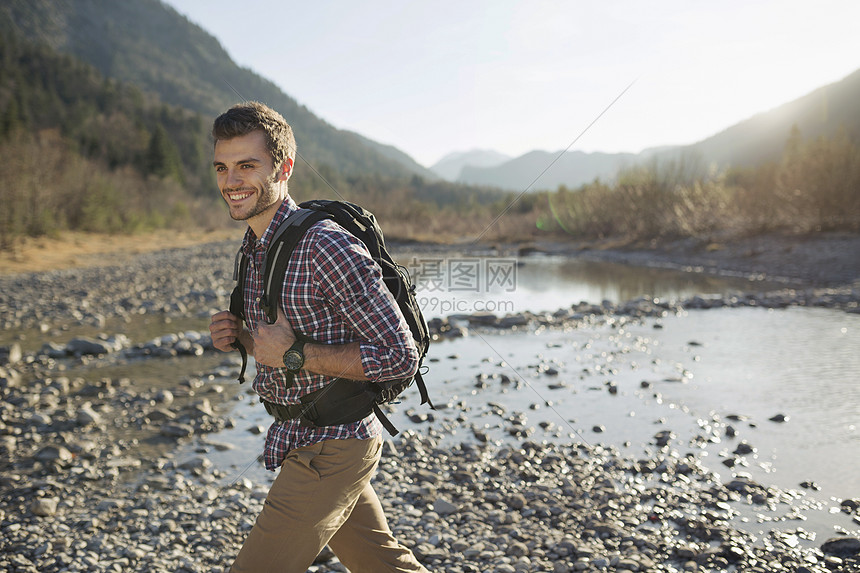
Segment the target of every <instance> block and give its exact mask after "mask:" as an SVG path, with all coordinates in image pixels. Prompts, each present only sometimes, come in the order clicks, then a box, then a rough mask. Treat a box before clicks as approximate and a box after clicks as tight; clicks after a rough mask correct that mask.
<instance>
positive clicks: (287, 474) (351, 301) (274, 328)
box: [209, 102, 427, 573]
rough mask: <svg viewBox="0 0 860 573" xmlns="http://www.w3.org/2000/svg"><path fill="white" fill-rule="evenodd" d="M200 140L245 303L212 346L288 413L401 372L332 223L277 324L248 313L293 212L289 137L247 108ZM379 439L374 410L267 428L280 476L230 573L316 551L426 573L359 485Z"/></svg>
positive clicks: (297, 270)
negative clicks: (239, 349)
mask: <svg viewBox="0 0 860 573" xmlns="http://www.w3.org/2000/svg"><path fill="white" fill-rule="evenodd" d="M212 135H213V138H214V140H215V157H214V162H213V165H214V166H215V172H216V175H217V181H218V187H219V188H220V190H221V196H222V197H223V199H224V201H226V203H227V205H228V207H229V209H230V216H231V217H232V218H233V219H236V220H242V221H247V222H248V229H247V231H246V234H245V239H244V241H243V244H242V249H243V250H244V253H245V254H246V255H247V256H248V258H249V264H248V269H247V273H246V276H245V291H244V295H245V296H244V301H243V302H244V312H245V315H246V322H247V325H248V328H247V329H246V328H245V327H244V325H243V324H242V322H241V320H240V319H239V318H238V317H237V316H235V315H233V314H231V313H230V312H229V311H223V312H219V313H217V314H215V315H214V316H213V317H212V321H211V324H210V326H209V331H210V332H211V334H212V342H213V344H214V346H215V347H216V348H218V349H219V350H221V351H224V352H229V351H230V350H232V347H231V345H232V344H233V343H234V342H235V341H237V340H238V341H239V342H241V343H242V344H243V345H244V346H245V348H246V349H247V350H248V352H249V353H250V354H253V356H254V360H255V361H256V363H257V373H256V376H255V378H254V383H253V387H254V390H255V391H256V392H257V393H258V394H259V395H260V397H261V398H263V399H265V400H266V401H268V402H270V403H273V404H279V405H286V406H288V405H293V404H299V403H300V402H299V398H300V397H301V396H305V395H306V394H308V393H310V392H313V391H317V390H320V389H323V388H325V387H326V386H327V385H328V384H331V383H332V382H333V381H334V380H335V379H336V378H346V379H350V380H370V381H382V380H389V379H398V378H405V377H408V376H411V375H413V374H414V373H415V370H416V368H417V364H418V353H417V350H416V348H415V343H414V341H413V339H412V335H411V333H410V330H409V327H408V326H407V324H406V322H405V320H404V319H403V316H402V315H401V313H400V311H399V309H398V308H397V304H396V302H395V301H394V299H393V297H392V296H391V294H390V293H389V291H388V289H387V288H386V287H385V285H384V283H383V282H382V274H381V270H380V268H379V265H378V264H376V262H375V261H373V259H372V258H371V257H370V255H369V253H368V252H367V249H366V248H365V247H364V245H363V244H362V243H361V241H359V240H358V239H356V238H355V237H353V236H352V235H350V234H349V233H347V232H346V231H345V230H344V229H343V228H342V227H340V226H339V225H337V224H336V223H334V222H332V221H328V220H326V221H321V222H319V223H316V224H315V225H313V226H312V227H311V228H310V229H309V230H308V232H307V233H305V235H304V236H303V237H302V239H301V240H300V241H299V243H298V245H297V246H296V249H295V251H294V252H293V256H292V257H291V259H290V262H289V264H288V266H287V271H286V275H285V277H284V278H283V280H284V288H283V294H282V296H281V300H280V301H279V305H278V306H279V309H278V319H277V321H276V322H275V323H274V324H268V323H267V321H266V318H265V313H264V312H263V310H262V309H261V308H260V305H259V304H258V303H257V300H258V297H259V296H260V294H261V293H262V291H263V285H262V277H261V275H260V272H259V269H260V268H261V265H262V264H263V261H264V258H265V251H266V247H267V246H268V245H269V244H270V242H271V240H272V238H273V233H274V231H275V230H276V229H277V227H278V225H279V224H280V223H281V222H282V221H283V220H284V219H286V218H287V217H288V216H289V215H290V214H292V213H293V212H295V211H296V210H297V208H298V207H297V205H296V203H295V202H294V201H293V199H292V198H291V197H290V195H289V192H288V189H287V182H288V180H289V178H290V175H291V174H292V170H293V164H294V160H295V155H296V145H295V139H294V137H293V133H292V129H291V127H290V126H289V124H287V122H286V121H285V120H284V118H283V117H282V116H281V115H280V114H279V113H278V112H276V111H274V110H272V109H271V108H269V107H267V106H265V105H263V104H260V103H257V102H248V103H243V104H239V105H236V106H233V107H232V108H230V109H229V110H227V111H226V112H225V113H224V114H222V115H221V116H219V117H218V118H217V119H216V120H215V122H214V125H213V128H212ZM297 333H301V334H302V335H304V337H297ZM305 337H307V338H305ZM304 340H312V341H313V342H302V341H304ZM287 351H289V352H290V354H289V356H288V357H286V358H287V360H288V361H289V362H290V369H289V370H288V369H287V367H286V365H285V354H286V353H287ZM297 358H298V362H295V360H296V359H297ZM381 433H382V426H381V424H380V422H379V420H377V419H376V416H375V415H374V414H373V413H371V414H369V415H368V416H367V417H365V418H363V419H361V420H358V421H357V422H353V423H349V424H342V425H336V426H325V427H316V426H308V425H307V424H304V423H303V422H302V421H301V420H300V419H289V418H288V419H275V420H274V421H273V423H272V425H271V426H270V428H269V431H268V433H267V435H266V442H265V450H264V460H265V464H266V468H267V469H269V470H276V469H277V468H279V467H280V473H279V475H278V477H277V478H276V479H275V482H274V483H273V484H272V487H271V489H270V490H269V495H268V497H267V498H266V502H265V504H264V506H263V510H262V512H261V513H260V515H259V516H258V518H257V522H256V524H255V525H254V527H253V528H252V529H251V532H250V533H249V535H248V538H247V539H246V540H245V543H244V545H243V546H242V549H241V550H240V552H239V555H238V556H237V557H236V561H235V562H234V563H233V567H232V569H231V571H234V572H245V571H250V572H254V573H258V572H259V573H268V572H275V571H277V572H285V573H304V572H305V571H306V570H307V568H308V567H309V566H310V565H311V564H312V562H313V560H314V558H316V556H317V555H318V553H319V552H320V550H322V548H323V547H325V545H326V544H328V545H329V547H331V549H332V550H333V551H334V552H335V554H336V555H337V556H338V558H339V559H340V561H341V562H342V563H343V564H344V565H345V566H346V567H347V568H349V570H350V571H351V572H352V573H359V572H367V573H380V572H385V571H397V572H414V571H417V572H424V573H426V572H427V570H426V569H425V568H424V567H422V566H421V565H420V564H419V563H418V561H417V560H416V559H415V557H414V556H413V554H412V552H411V551H410V550H409V549H407V548H405V547H404V546H402V545H400V544H399V543H398V542H397V541H396V540H395V539H394V537H393V536H392V534H391V530H390V529H389V527H388V524H387V522H386V520H385V516H384V515H383V512H382V506H381V505H380V503H379V499H378V498H377V497H376V494H375V493H374V491H373V488H372V487H371V485H370V479H371V477H372V475H373V472H374V471H375V470H376V467H377V465H378V463H379V457H380V454H381V445H382V437H381Z"/></svg>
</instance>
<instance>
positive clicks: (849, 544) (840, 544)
mask: <svg viewBox="0 0 860 573" xmlns="http://www.w3.org/2000/svg"><path fill="white" fill-rule="evenodd" d="M821 551H823V552H824V553H826V554H828V555H835V556H837V557H852V556H854V555H860V537H833V538H831V539H828V540H827V541H825V542H824V543H822V544H821Z"/></svg>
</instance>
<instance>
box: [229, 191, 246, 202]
mask: <svg viewBox="0 0 860 573" xmlns="http://www.w3.org/2000/svg"><path fill="white" fill-rule="evenodd" d="M250 196H251V193H241V194H238V195H236V194H230V195H229V197H230V199H231V200H233V201H241V200H242V199H247V198H248V197H250Z"/></svg>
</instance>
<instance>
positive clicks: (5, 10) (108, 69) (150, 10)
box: [0, 0, 428, 177]
mask: <svg viewBox="0 0 860 573" xmlns="http://www.w3.org/2000/svg"><path fill="white" fill-rule="evenodd" d="M9 26H11V27H12V28H13V29H14V30H15V31H16V32H17V33H18V34H20V35H21V36H23V37H25V38H28V39H31V40H40V41H42V42H44V43H46V44H48V45H49V46H51V47H52V48H54V49H56V50H58V51H60V52H64V53H68V54H71V55H73V56H75V57H77V58H79V59H80V60H82V61H84V62H86V63H89V64H91V65H92V66H94V67H95V68H96V69H97V70H98V71H99V72H101V73H102V74H103V75H104V76H106V77H108V78H112V79H116V80H119V81H122V82H127V83H130V84H134V85H136V86H137V87H139V88H140V89H142V90H143V91H144V92H148V93H151V94H155V95H157V97H158V98H160V100H161V101H163V102H164V103H167V104H172V105H176V106H180V107H182V108H185V109H188V110H191V111H195V112H197V113H199V114H202V115H203V116H204V118H205V119H206V120H207V121H211V118H214V117H215V116H216V115H217V114H218V113H220V112H222V111H223V110H224V109H226V108H227V107H229V106H230V105H232V104H234V103H236V102H237V101H241V100H245V99H255V100H259V101H263V102H266V103H267V104H269V105H271V106H272V107H273V108H275V109H277V110H278V111H280V112H281V113H282V114H283V115H284V117H286V118H287V120H288V121H289V122H290V124H291V125H292V126H293V127H294V128H295V131H296V137H297V141H298V152H299V155H300V159H301V158H303V159H304V160H306V161H307V162H309V163H310V164H311V165H314V166H322V165H328V166H330V167H331V168H334V169H337V170H338V171H340V172H342V173H344V174H355V173H368V172H376V173H379V174H382V175H388V176H397V177H406V176H411V175H413V174H416V173H418V174H420V175H421V176H427V175H428V172H427V171H426V170H425V169H423V168H422V169H417V168H416V166H417V164H416V163H414V162H411V163H410V162H409V161H406V160H405V159H404V158H403V157H399V158H396V159H395V158H392V157H391V156H392V153H390V152H389V153H382V152H380V147H381V146H380V145H379V144H373V143H372V142H370V141H369V140H367V139H366V138H361V137H356V136H355V134H352V133H350V132H346V131H342V130H339V129H337V128H335V127H333V126H332V125H330V124H328V123H326V122H325V121H323V120H322V119H320V118H318V117H317V116H316V115H314V114H313V113H312V112H311V111H310V110H308V109H307V108H306V107H304V106H302V105H299V104H298V102H296V100H295V99H293V98H292V97H290V96H288V95H287V94H285V93H284V92H283V91H282V90H281V88H279V87H278V86H276V85H275V84H273V83H272V82H271V81H269V80H266V79H265V78H262V77H260V76H258V75H257V74H255V73H254V72H252V71H250V70H248V69H246V68H241V67H240V66H238V65H237V64H236V63H235V62H234V61H233V60H232V59H231V58H230V56H229V54H228V53H227V52H226V51H225V50H224V48H223V47H222V46H221V44H220V43H219V42H218V41H217V40H216V39H215V38H214V37H213V36H211V35H210V34H208V33H207V32H206V31H204V30H203V29H201V28H200V27H199V26H197V25H195V24H193V23H191V22H190V21H188V19H186V18H185V17H184V16H182V15H181V14H179V13H178V12H176V11H175V10H174V9H173V8H171V7H169V6H167V5H165V4H163V3H162V2H160V1H159V0H134V1H130V2H127V1H121V2H116V1H113V0H74V1H73V2H56V1H55V0H4V2H3V3H2V4H0V32H4V31H5V30H6V29H7V28H6V27H9ZM419 167H420V166H419Z"/></svg>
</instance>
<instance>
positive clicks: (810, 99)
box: [431, 70, 860, 191]
mask: <svg viewBox="0 0 860 573" xmlns="http://www.w3.org/2000/svg"><path fill="white" fill-rule="evenodd" d="M794 126H797V128H798V129H799V130H800V134H801V136H802V137H803V138H804V139H807V140H810V139H814V138H817V137H821V136H823V137H832V136H833V135H836V134H837V133H838V132H839V130H845V132H846V134H847V135H848V137H849V138H850V139H851V140H853V141H855V142H860V70H858V71H856V72H854V73H852V74H850V75H848V76H847V77H845V78H844V79H843V80H841V81H839V82H835V83H833V84H830V85H827V86H824V87H821V88H818V89H816V90H814V91H812V92H811V93H809V94H807V95H805V96H802V97H800V98H798V99H796V100H793V101H791V102H788V103H786V104H784V105H781V106H778V107H776V108H774V109H772V110H769V111H766V112H762V113H759V114H756V115H754V116H753V117H750V118H748V119H746V120H743V121H741V122H738V123H736V124H735V125H732V126H731V127H728V128H726V129H725V130H723V131H721V132H719V133H717V134H715V135H713V136H711V137H708V138H706V139H703V140H701V141H698V142H696V143H692V144H689V145H681V146H670V147H659V148H652V149H646V150H644V151H642V152H640V153H635V154H634V153H615V154H607V153H583V152H581V151H569V152H567V153H565V154H564V155H563V156H562V157H560V158H558V159H557V160H556V158H557V157H558V155H559V154H558V153H557V152H556V153H549V152H545V151H531V152H529V153H526V154H525V155H522V156H520V157H516V158H514V159H510V160H508V161H505V162H503V163H500V164H498V165H483V166H481V165H478V163H477V161H471V160H470V157H469V153H459V154H451V155H449V156H448V157H446V158H445V159H443V160H442V161H440V162H439V164H437V165H434V166H433V167H432V168H431V169H433V170H434V171H436V172H437V173H439V174H440V175H442V176H443V177H446V178H450V177H451V173H452V172H454V171H455V170H456V169H459V171H458V174H457V175H456V176H455V177H454V179H453V180H456V181H457V182H459V183H464V184H473V185H495V186H498V187H500V188H503V189H509V190H515V191H523V190H524V189H526V188H528V189H529V190H531V191H535V190H541V189H556V188H557V187H558V186H559V185H565V186H567V187H569V188H576V187H578V186H580V185H582V184H583V183H588V182H590V181H592V180H594V179H595V178H598V177H599V178H600V179H601V180H603V181H611V180H612V179H614V177H615V176H616V175H617V174H618V171H619V169H624V168H627V167H632V166H634V165H637V164H644V163H648V162H652V161H657V162H658V163H666V162H671V161H678V160H681V161H685V162H689V161H692V162H693V163H695V164H696V165H698V166H702V167H709V166H715V167H717V168H726V167H753V166H756V165H760V164H762V163H764V162H768V161H776V160H778V159H779V158H780V156H781V155H782V152H783V149H784V147H785V143H786V140H787V139H788V136H789V134H790V133H791V130H792V128H793V127H794ZM489 153H492V152H489ZM449 157H450V158H452V159H451V164H452V165H454V167H452V168H451V169H449V170H447V171H442V170H440V169H438V167H439V166H440V164H442V163H443V162H444V161H446V160H448V158H449ZM553 161H555V163H553ZM443 167H445V166H444V165H443ZM544 171H545V173H543V175H541V173H542V172H544ZM539 175H540V177H539Z"/></svg>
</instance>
